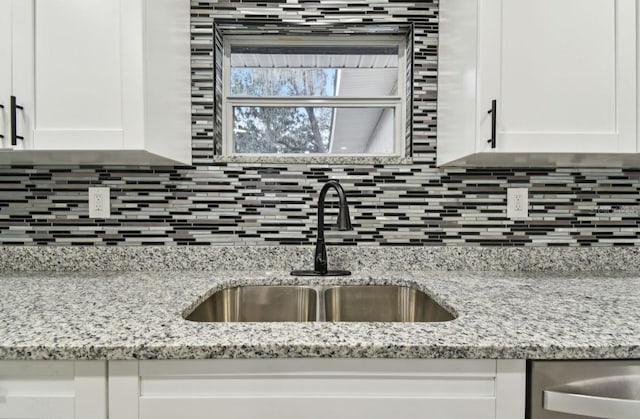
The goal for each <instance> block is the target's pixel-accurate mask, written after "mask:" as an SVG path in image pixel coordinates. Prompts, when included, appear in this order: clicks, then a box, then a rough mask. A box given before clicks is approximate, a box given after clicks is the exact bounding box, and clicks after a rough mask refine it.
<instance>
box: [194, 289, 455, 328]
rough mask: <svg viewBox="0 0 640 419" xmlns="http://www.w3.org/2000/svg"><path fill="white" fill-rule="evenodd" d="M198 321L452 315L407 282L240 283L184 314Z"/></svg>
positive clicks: (450, 317)
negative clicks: (367, 283) (408, 285)
mask: <svg viewBox="0 0 640 419" xmlns="http://www.w3.org/2000/svg"><path fill="white" fill-rule="evenodd" d="M185 318H186V319H187V320H191V321H196V322H313V321H328V322H444V321H450V320H453V319H455V316H454V315H453V314H451V313H450V312H448V311H447V310H446V309H444V308H443V307H442V306H441V305H439V304H438V303H437V302H436V301H435V300H433V299H432V298H431V297H430V296H428V295H427V294H425V293H424V292H422V291H420V290H417V289H415V288H411V287H406V286H391V285H385V286H378V285H348V286H313V287H311V286H308V287H307V286H285V285H262V286H241V287H235V288H227V289H223V290H220V291H218V292H216V293H215V294H213V295H212V296H211V297H209V298H207V299H206V300H205V301H204V302H202V303H201V304H200V305H198V306H197V307H196V308H195V310H193V311H192V312H191V313H190V314H188V315H187V316H186V317H185Z"/></svg>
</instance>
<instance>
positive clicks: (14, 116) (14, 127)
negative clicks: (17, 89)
mask: <svg viewBox="0 0 640 419" xmlns="http://www.w3.org/2000/svg"><path fill="white" fill-rule="evenodd" d="M18 109H20V110H23V109H24V108H23V107H22V106H20V105H18V104H17V103H16V97H15V96H11V145H18V140H24V137H21V136H19V135H18Z"/></svg>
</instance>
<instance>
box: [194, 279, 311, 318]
mask: <svg viewBox="0 0 640 419" xmlns="http://www.w3.org/2000/svg"><path fill="white" fill-rule="evenodd" d="M316 302H317V294H316V291H315V290H314V289H313V288H307V287H296V286H246V287H236V288H227V289H224V290H221V291H218V292H216V293H215V294H213V295H212V296H211V297H209V298H208V299H206V300H205V301H204V302H203V303H202V304H200V305H199V306H198V307H196V309H195V310H194V311H193V312H192V313H191V314H189V315H188V316H187V317H186V319H187V320H192V321H196V322H309V321H314V320H315V319H316V312H317V309H316Z"/></svg>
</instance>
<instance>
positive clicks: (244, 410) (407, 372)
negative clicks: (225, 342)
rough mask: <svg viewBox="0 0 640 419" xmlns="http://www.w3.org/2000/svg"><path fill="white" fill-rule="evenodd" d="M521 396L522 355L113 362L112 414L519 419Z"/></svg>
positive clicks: (125, 418) (170, 418)
mask: <svg viewBox="0 0 640 419" xmlns="http://www.w3.org/2000/svg"><path fill="white" fill-rule="evenodd" d="M524 397H525V361H524V360H504V361H503V360H499V361H496V360H417V359H416V360H414V359H411V360H398V359H271V360H267V359H250V360H193V361H191V360H180V361H113V362H110V363H109V417H110V419H137V418H140V419H175V418H190V419H199V418H212V417H221V418H234V419H252V418H256V419H258V418H260V419H272V418H273V419H276V418H277V419H300V418H304V419H320V418H322V419H326V418H328V417H329V418H332V419H340V418H345V419H346V418H349V419H354V418H356V419H357V418H363V419H364V418H367V419H375V418H389V417H394V418H396V419H400V418H421V417H424V418H426V417H428V418H432V419H433V418H466V419H485V418H486V419H490V418H496V419H517V418H524V409H525V407H524Z"/></svg>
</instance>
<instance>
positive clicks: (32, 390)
mask: <svg viewBox="0 0 640 419" xmlns="http://www.w3.org/2000/svg"><path fill="white" fill-rule="evenodd" d="M106 387H107V381H106V363H105V362H104V361H79V362H74V361H0V419H36V418H37V419H106V417H107V406H106V403H107V400H106V395H107V388H106Z"/></svg>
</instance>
